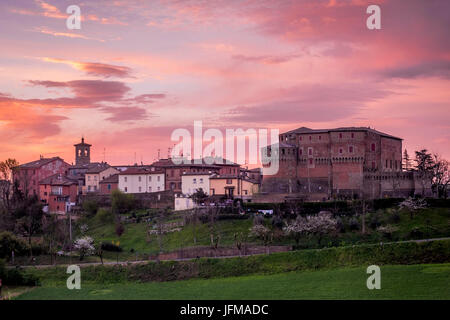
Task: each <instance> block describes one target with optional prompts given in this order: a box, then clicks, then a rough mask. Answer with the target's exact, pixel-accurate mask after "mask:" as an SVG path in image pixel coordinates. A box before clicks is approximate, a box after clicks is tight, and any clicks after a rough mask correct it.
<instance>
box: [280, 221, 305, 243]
mask: <svg viewBox="0 0 450 320" xmlns="http://www.w3.org/2000/svg"><path fill="white" fill-rule="evenodd" d="M283 230H284V232H285V234H286V235H287V236H289V237H293V238H294V240H295V243H296V244H297V246H298V245H299V242H300V238H301V237H302V236H304V235H307V234H308V232H309V224H308V220H307V219H306V218H304V217H302V216H298V217H297V219H295V220H294V221H292V222H291V223H289V224H287V225H286V226H285V227H284V228H283Z"/></svg>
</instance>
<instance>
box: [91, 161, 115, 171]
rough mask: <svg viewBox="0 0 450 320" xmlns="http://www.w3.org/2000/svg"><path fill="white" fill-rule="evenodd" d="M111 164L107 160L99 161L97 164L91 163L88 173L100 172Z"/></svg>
mask: <svg viewBox="0 0 450 320" xmlns="http://www.w3.org/2000/svg"><path fill="white" fill-rule="evenodd" d="M110 167H111V166H110V165H109V164H107V163H106V162H97V163H95V164H92V163H90V166H89V167H88V170H87V171H86V173H100V172H103V171H105V170H106V169H108V168H110Z"/></svg>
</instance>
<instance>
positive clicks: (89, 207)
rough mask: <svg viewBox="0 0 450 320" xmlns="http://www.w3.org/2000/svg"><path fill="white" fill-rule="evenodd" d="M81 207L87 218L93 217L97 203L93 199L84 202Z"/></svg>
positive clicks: (96, 209)
mask: <svg viewBox="0 0 450 320" xmlns="http://www.w3.org/2000/svg"><path fill="white" fill-rule="evenodd" d="M82 206H83V210H84V211H86V213H87V215H88V216H89V217H93V216H94V215H95V214H96V213H97V211H98V202H97V201H96V200H95V199H86V200H84V201H83V205H82Z"/></svg>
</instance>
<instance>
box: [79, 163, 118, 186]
mask: <svg viewBox="0 0 450 320" xmlns="http://www.w3.org/2000/svg"><path fill="white" fill-rule="evenodd" d="M118 173H119V171H118V170H117V169H115V168H113V167H111V166H110V165H109V164H107V163H106V162H101V163H99V164H97V165H95V166H91V167H90V168H89V169H88V170H87V171H86V173H85V175H84V178H85V189H84V192H83V193H89V192H99V191H100V182H101V181H102V180H104V179H106V178H109V177H110V176H112V175H113V174H118Z"/></svg>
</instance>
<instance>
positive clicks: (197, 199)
mask: <svg viewBox="0 0 450 320" xmlns="http://www.w3.org/2000/svg"><path fill="white" fill-rule="evenodd" d="M191 197H192V201H194V203H195V204H201V203H203V202H204V201H205V200H206V199H207V198H208V195H207V194H206V193H205V191H203V189H202V188H199V189H198V190H197V191H196V192H194V193H193V194H192V196H191Z"/></svg>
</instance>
